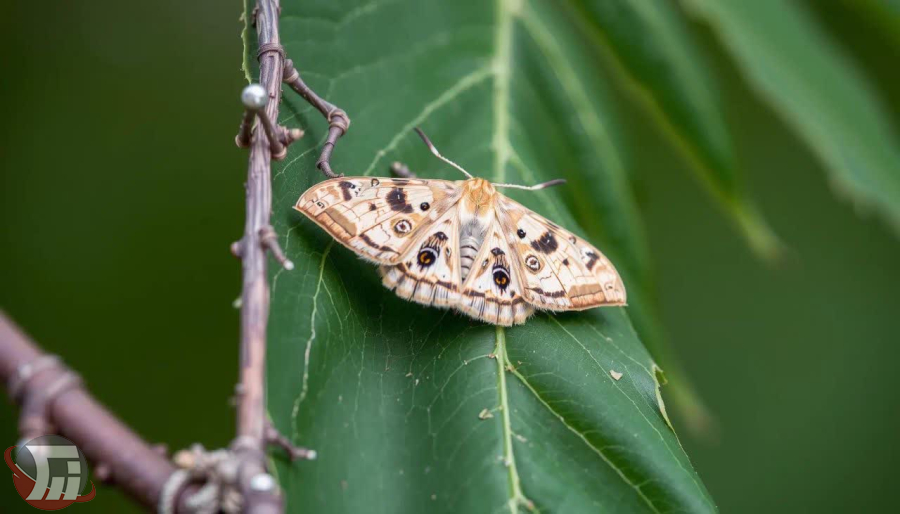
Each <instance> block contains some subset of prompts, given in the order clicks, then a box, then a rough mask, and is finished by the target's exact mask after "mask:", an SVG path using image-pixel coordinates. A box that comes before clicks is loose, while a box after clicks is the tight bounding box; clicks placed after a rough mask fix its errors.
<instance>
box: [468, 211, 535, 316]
mask: <svg viewBox="0 0 900 514" xmlns="http://www.w3.org/2000/svg"><path fill="white" fill-rule="evenodd" d="M514 259H515V250H511V249H510V247H509V244H508V243H507V241H506V238H505V237H504V235H503V228H502V227H501V225H500V223H499V222H498V221H497V220H496V219H495V220H494V223H493V224H492V225H491V227H490V228H489V229H488V232H487V235H486V236H485V238H484V242H483V243H482V245H481V248H480V249H479V251H478V254H477V255H476V256H475V259H474V260H473V261H472V269H471V270H470V271H469V275H468V277H466V282H465V284H463V287H462V291H461V292H460V298H459V305H457V307H456V308H457V309H459V310H460V311H461V312H463V313H465V314H468V315H469V316H472V317H473V318H475V319H479V320H482V321H486V322H488V323H493V324H495V325H503V326H510V325H518V324H520V323H524V322H525V320H526V319H528V317H529V316H531V315H532V314H533V313H534V308H533V307H532V306H531V305H529V304H528V302H526V300H525V298H523V289H524V287H523V283H522V279H521V278H520V277H519V272H518V271H517V270H516V267H515V266H514V265H512V261H513V260H514Z"/></svg>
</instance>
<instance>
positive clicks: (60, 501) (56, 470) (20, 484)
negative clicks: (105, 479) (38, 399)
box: [3, 435, 97, 510]
mask: <svg viewBox="0 0 900 514" xmlns="http://www.w3.org/2000/svg"><path fill="white" fill-rule="evenodd" d="M16 448H18V450H17V451H16V452H15V453H16V455H15V462H13V451H14V450H16ZM3 459H4V460H5V461H6V465H7V466H9V469H10V471H12V472H13V484H15V486H16V491H18V492H19V496H21V497H22V499H24V500H25V501H26V502H27V503H28V504H29V505H31V506H32V507H36V508H38V509H40V510H59V509H63V508H66V507H68V506H69V505H72V504H73V503H76V502H78V503H82V502H88V501H91V500H93V499H94V496H96V495H97V490H96V489H95V488H94V483H93V482H90V484H91V492H89V493H88V494H87V495H82V494H81V492H82V490H83V489H85V488H86V486H87V484H88V482H89V481H88V467H87V461H86V460H85V458H84V454H83V453H81V450H79V449H78V448H77V447H76V446H75V445H74V444H72V442H71V441H69V440H68V439H66V438H64V437H60V436H58V435H45V436H41V437H37V438H35V439H32V440H31V441H28V442H27V443H25V444H24V445H21V446H10V447H9V448H7V449H6V452H5V453H4V454H3Z"/></svg>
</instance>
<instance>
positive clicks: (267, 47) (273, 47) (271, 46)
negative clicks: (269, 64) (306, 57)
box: [256, 43, 284, 61]
mask: <svg viewBox="0 0 900 514" xmlns="http://www.w3.org/2000/svg"><path fill="white" fill-rule="evenodd" d="M269 52H278V54H279V55H280V56H281V59H282V60H283V59H284V47H283V46H281V45H280V44H278V43H265V44H262V45H259V50H257V51H256V60H257V61H258V60H260V59H262V58H263V56H264V55H265V54H267V53H269Z"/></svg>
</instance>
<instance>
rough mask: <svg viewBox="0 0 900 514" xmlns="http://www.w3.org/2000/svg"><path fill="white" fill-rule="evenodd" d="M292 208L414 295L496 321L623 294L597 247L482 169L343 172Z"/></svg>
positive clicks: (615, 300) (392, 285) (621, 300)
mask: <svg viewBox="0 0 900 514" xmlns="http://www.w3.org/2000/svg"><path fill="white" fill-rule="evenodd" d="M295 209H297V210H298V211H300V212H302V213H303V214H305V215H306V216H307V217H309V218H310V219H311V220H312V221H314V222H315V223H316V224H318V225H319V226H320V227H322V228H323V229H325V230H326V231H327V232H328V233H329V234H331V235H332V237H334V238H335V239H336V240H337V241H338V242H340V243H341V244H343V245H344V246H346V247H347V248H349V249H351V250H353V251H354V252H355V253H356V254H358V255H359V256H360V257H362V258H364V259H366V260H368V261H371V262H374V263H377V264H378V265H379V272H380V274H381V276H382V282H383V283H384V285H385V286H386V287H388V288H389V289H391V290H393V291H394V292H395V293H396V294H397V295H398V296H400V297H402V298H405V299H408V300H411V301H414V302H418V303H422V304H425V305H433V306H437V307H443V308H453V309H456V310H458V311H460V312H463V313H465V314H467V315H469V316H471V317H473V318H476V319H479V320H482V321H485V322H488V323H493V324H497V325H504V326H509V325H513V324H520V323H524V322H525V320H526V319H527V318H528V317H529V316H530V315H531V314H532V313H534V310H535V309H543V310H554V311H563V310H582V309H587V308H591V307H598V306H603V305H624V304H625V300H626V295H625V287H624V285H623V284H622V280H621V278H620V277H619V275H618V273H617V272H616V270H615V268H614V267H613V265H612V264H611V263H610V262H609V260H607V259H606V257H604V256H603V254H602V253H601V252H600V251H599V250H597V249H596V248H594V247H593V246H591V245H590V244H589V243H587V242H586V241H584V240H583V239H581V238H579V237H577V236H575V235H574V234H572V233H570V232H568V231H566V230H564V229H562V228H560V227H559V226H557V225H555V224H554V223H552V222H550V221H548V220H547V219H545V218H543V217H541V216H540V215H538V214H536V213H534V212H532V211H531V210H529V209H527V208H525V207H523V206H522V205H520V204H518V203H517V202H515V201H513V200H511V199H509V198H507V197H506V196H504V195H503V194H501V193H500V192H498V191H497V189H496V187H495V185H494V184H491V183H490V182H489V181H487V180H484V179H481V178H469V179H468V180H464V181H449V180H422V179H403V178H373V177H342V178H336V179H331V180H326V181H324V182H321V183H319V184H316V185H315V186H313V187H311V188H310V189H309V190H307V191H306V192H305V193H303V195H302V196H301V197H300V199H299V200H298V201H297V204H296V206H295Z"/></svg>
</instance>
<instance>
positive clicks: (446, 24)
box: [268, 1, 715, 513]
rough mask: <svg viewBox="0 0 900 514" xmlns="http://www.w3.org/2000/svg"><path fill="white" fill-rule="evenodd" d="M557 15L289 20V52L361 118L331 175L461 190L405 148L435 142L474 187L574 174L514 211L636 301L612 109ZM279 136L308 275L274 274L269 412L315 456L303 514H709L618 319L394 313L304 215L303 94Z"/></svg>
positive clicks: (293, 246) (285, 187) (294, 244)
mask: <svg viewBox="0 0 900 514" xmlns="http://www.w3.org/2000/svg"><path fill="white" fill-rule="evenodd" d="M551 5H552V4H540V5H537V6H535V5H532V4H530V3H524V2H499V3H498V4H497V5H492V4H481V3H465V4H455V3H454V4H449V3H432V4H428V5H426V6H423V5H421V4H420V3H417V2H412V1H395V2H386V3H381V4H372V5H368V6H361V7H360V6H355V4H352V3H347V4H346V5H344V4H343V3H340V2H324V1H323V2H303V3H299V2H298V3H296V4H295V3H290V4H288V3H284V5H282V23H281V31H282V41H283V44H284V46H285V49H286V51H287V53H288V55H290V56H291V57H292V58H293V59H294V62H295V63H297V65H298V67H299V70H300V72H301V74H303V75H304V77H305V79H306V81H307V83H309V84H310V85H311V86H312V87H313V88H315V89H317V90H318V91H320V92H321V93H323V94H324V95H325V96H327V97H328V98H329V100H331V101H333V102H335V103H337V104H338V105H340V106H341V107H343V108H345V109H346V110H347V111H348V112H349V113H350V114H351V116H352V117H353V126H352V128H351V130H350V132H349V134H348V135H347V136H346V137H345V138H344V139H343V140H341V142H340V143H339V146H338V151H337V152H336V154H335V159H334V161H333V165H334V167H335V169H337V170H338V171H341V172H344V173H347V174H348V175H361V174H366V175H380V176H384V175H386V174H387V168H388V165H389V164H390V162H392V161H393V160H400V161H403V162H405V163H407V164H408V165H409V166H410V167H411V168H412V169H413V170H415V171H417V172H419V173H420V174H421V175H422V176H425V177H442V178H447V177H453V175H452V174H453V173H455V172H454V171H453V170H452V169H450V168H448V167H447V166H445V165H443V164H442V163H440V162H439V161H436V160H435V159H434V158H433V157H431V155H430V154H429V153H428V152H427V150H426V149H425V148H424V147H423V146H422V145H421V143H420V142H419V141H418V140H417V139H416V138H415V136H414V135H413V134H411V133H410V131H411V129H412V127H414V126H422V127H423V128H424V129H425V130H426V131H427V132H428V133H429V135H430V136H431V138H432V139H433V140H434V141H435V142H436V143H437V144H438V146H439V147H440V148H441V151H442V152H443V153H445V154H446V155H449V156H451V157H452V158H453V159H454V160H456V161H457V162H460V163H461V164H463V165H464V166H466V167H467V168H468V169H469V170H470V171H472V172H473V173H475V174H476V175H478V176H483V177H486V178H489V179H491V180H503V181H508V182H518V183H531V182H535V181H541V180H547V179H549V178H555V177H557V176H558V175H559V173H560V172H563V175H564V176H566V178H568V179H569V180H570V181H571V182H572V183H573V187H571V188H566V189H560V190H557V191H545V192H540V193H524V192H522V193H521V194H518V195H514V196H515V197H516V199H517V200H520V201H522V202H523V203H525V204H526V205H528V206H529V207H531V208H534V209H535V210H537V211H538V212H540V213H542V214H544V215H546V216H548V217H549V218H551V219H554V220H555V221H557V222H559V223H561V224H564V225H566V226H567V227H568V228H571V229H572V230H574V231H576V232H578V233H581V234H583V235H586V236H587V237H590V238H591V239H592V240H593V241H594V242H595V243H597V244H598V246H600V247H601V248H603V249H604V251H606V252H607V253H608V254H609V255H610V256H611V258H612V259H614V261H615V262H616V263H617V264H619V267H620V269H621V270H622V272H623V275H625V276H626V281H627V283H629V284H633V287H632V285H629V288H630V292H631V291H633V294H632V295H631V296H630V302H631V303H632V304H641V303H643V302H644V301H646V300H644V299H642V295H641V291H643V290H646V289H647V286H646V284H647V277H646V248H645V242H644V240H643V234H642V230H641V224H640V220H639V218H638V216H637V212H636V209H635V207H634V202H633V198H632V197H631V194H630V191H629V190H628V187H627V182H626V179H625V174H624V170H623V166H622V156H621V155H620V154H619V152H618V150H617V149H618V147H619V145H617V144H616V141H615V134H616V133H617V131H618V130H617V128H616V125H615V119H614V113H613V112H612V102H611V101H610V100H609V99H608V98H606V97H605V95H604V93H603V89H602V80H601V78H600V77H598V76H596V74H595V73H596V72H595V71H594V70H592V69H591V68H590V66H589V65H588V63H589V62H590V57H589V55H587V54H586V53H584V51H583V49H582V48H583V46H584V45H585V44H586V43H585V42H584V41H582V40H580V39H578V38H579V36H578V35H577V34H576V31H572V30H569V26H568V25H567V23H568V22H567V21H566V19H567V18H565V16H563V15H562V14H561V13H560V12H558V11H557V10H556V9H555V8H552V7H551ZM533 9H540V11H535V10H533ZM347 34H352V37H348V36H347ZM576 107H579V108H581V110H580V111H579V110H577V109H576ZM280 122H281V123H283V124H286V125H289V126H301V127H304V128H305V129H306V130H307V137H306V138H305V139H303V140H301V141H299V142H297V143H295V144H294V145H293V146H292V147H291V149H290V152H289V155H288V157H287V159H286V160H285V161H283V163H280V164H278V165H277V166H276V168H275V170H274V180H273V187H274V192H273V199H274V202H273V218H272V219H273V224H274V225H275V228H276V231H277V232H278V233H279V234H281V235H282V245H283V247H284V248H285V251H286V252H287V254H288V255H289V257H290V258H291V259H292V260H293V261H294V263H295V264H296V269H295V270H293V271H291V272H287V271H283V270H277V271H273V273H272V275H273V276H272V303H271V318H270V325H269V340H270V343H269V345H270V347H269V363H268V364H269V373H268V377H269V378H268V397H269V398H268V409H269V414H270V416H271V418H272V420H273V421H274V423H275V424H276V426H277V427H278V428H279V429H281V430H282V431H284V432H285V433H287V434H289V435H290V436H291V438H292V439H293V440H294V442H296V443H297V444H302V445H305V446H309V447H312V448H315V449H316V450H317V451H318V453H319V459H318V460H317V461H315V462H298V463H294V464H287V463H285V462H280V461H279V466H278V474H279V481H280V483H281V484H282V486H283V487H284V489H285V491H286V492H287V498H288V507H289V510H290V511H292V512H294V511H296V512H300V511H308V510H314V511H340V512H343V511H349V510H352V509H355V510H365V511H367V512H373V511H374V512H390V513H396V512H423V511H428V512H493V511H500V510H503V511H518V510H521V511H527V510H528V509H530V508H535V509H540V510H542V511H544V512H554V511H564V512H596V511H598V510H601V511H603V510H606V511H614V512H669V511H676V510H677V511H684V512H714V511H715V507H714V506H713V504H712V502H711V500H710V498H709V495H708V493H707V492H706V490H705V488H704V487H703V485H702V483H701V482H700V480H699V478H698V477H697V475H696V473H695V472H694V471H693V469H692V467H691V464H690V462H689V460H688V458H687V456H686V455H685V454H684V452H683V450H682V449H681V446H680V445H679V443H678V440H677V438H676V436H675V434H674V432H673V431H672V430H671V428H670V426H669V424H668V422H667V420H666V418H665V415H664V410H663V407H662V403H661V400H660V399H659V395H658V385H657V382H656V377H655V373H654V371H655V364H654V362H653V360H652V359H651V357H650V355H649V354H648V353H647V351H646V350H645V349H644V347H643V346H642V345H641V343H640V341H639V339H638V337H637V335H636V334H635V332H634V330H633V329H632V326H631V322H630V320H629V318H628V315H627V314H626V311H625V310H624V309H621V308H608V309H600V310H593V311H588V312H584V313H572V314H562V315H559V316H557V317H552V316H548V315H538V316H536V317H535V318H533V319H532V320H530V321H529V322H528V324H526V325H525V326H522V327H515V328H512V329H497V328H496V327H493V326H488V325H484V324H481V323H477V322H474V321H471V320H468V319H466V318H463V317H461V316H458V315H456V314H453V313H449V312H446V311H441V310H437V309H432V308H426V307H422V306H419V305H415V304H411V303H409V302H405V301H403V300H400V299H399V298H397V297H395V296H394V295H393V294H392V293H391V292H389V291H387V290H385V289H384V288H383V287H382V286H381V285H380V283H379V279H378V277H377V274H376V273H375V270H374V268H373V267H372V266H371V265H368V264H365V263H363V262H362V261H360V260H359V259H358V258H356V256H354V255H353V254H352V253H350V252H349V251H347V250H345V249H344V248H343V247H341V246H340V245H338V244H336V243H334V242H333V241H331V240H330V238H329V237H328V236H327V235H325V234H324V233H323V232H322V231H321V230H319V229H318V228H317V227H315V226H314V225H313V224H312V223H311V222H309V221H308V220H306V219H305V218H304V217H302V215H299V214H298V213H296V212H294V211H292V209H291V206H292V205H293V203H294V202H295V201H296V199H297V197H298V196H299V195H300V194H301V193H302V192H303V191H304V190H305V189H306V188H307V187H309V186H310V185H312V184H313V183H315V182H317V181H318V180H320V176H319V175H318V172H317V171H316V170H315V159H316V157H317V151H318V149H319V148H320V145H321V142H322V140H323V138H324V134H325V127H324V124H323V122H322V121H321V119H320V118H319V117H318V114H317V113H316V112H314V111H312V110H311V109H310V108H309V107H308V106H306V105H305V104H304V103H303V101H302V100H301V99H299V98H297V97H295V96H293V95H291V94H288V95H287V96H286V97H285V100H284V102H283V103H282V109H281V119H280ZM613 371H615V372H616V373H622V374H623V375H622V376H621V378H620V379H619V380H616V379H614V378H613V376H612V375H611V372H613Z"/></svg>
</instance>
